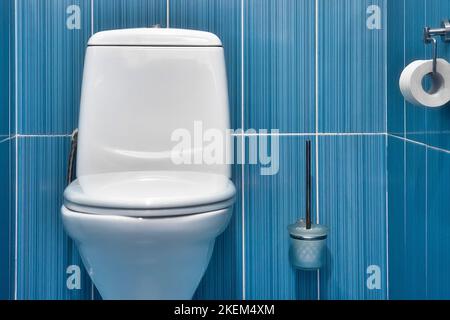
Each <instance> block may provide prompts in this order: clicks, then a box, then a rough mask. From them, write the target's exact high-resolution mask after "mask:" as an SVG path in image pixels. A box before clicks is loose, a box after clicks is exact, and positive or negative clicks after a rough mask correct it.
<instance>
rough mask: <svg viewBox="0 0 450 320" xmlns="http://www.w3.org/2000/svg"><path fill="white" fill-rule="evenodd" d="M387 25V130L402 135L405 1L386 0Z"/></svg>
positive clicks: (403, 131)
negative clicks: (400, 84)
mask: <svg viewBox="0 0 450 320" xmlns="http://www.w3.org/2000/svg"><path fill="white" fill-rule="evenodd" d="M387 5H388V12H387V13H388V21H387V23H388V26H387V46H388V50H387V99H388V101H387V103H388V105H387V108H388V109H387V112H388V124H387V126H388V127H387V131H388V132H389V133H391V134H395V135H399V136H404V134H405V124H404V122H405V121H404V114H405V109H404V108H405V103H404V99H403V96H402V93H401V91H400V87H399V80H400V75H401V73H402V71H403V68H404V66H405V61H404V50H405V48H404V43H405V41H404V32H405V30H404V19H405V8H404V5H405V2H404V1H403V0H394V1H388V2H387Z"/></svg>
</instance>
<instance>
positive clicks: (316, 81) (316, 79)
mask: <svg viewBox="0 0 450 320" xmlns="http://www.w3.org/2000/svg"><path fill="white" fill-rule="evenodd" d="M314 11H315V12H314V16H315V19H314V59H315V64H314V94H315V100H316V101H315V137H316V146H315V162H316V223H317V224H318V223H319V222H320V214H319V0H315V6H314ZM317 300H320V270H317Z"/></svg>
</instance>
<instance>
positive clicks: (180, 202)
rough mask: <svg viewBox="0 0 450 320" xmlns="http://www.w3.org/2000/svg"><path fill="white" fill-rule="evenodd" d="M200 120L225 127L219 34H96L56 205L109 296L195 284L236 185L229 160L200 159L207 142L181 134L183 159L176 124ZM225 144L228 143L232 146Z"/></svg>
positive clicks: (186, 128)
mask: <svg viewBox="0 0 450 320" xmlns="http://www.w3.org/2000/svg"><path fill="white" fill-rule="evenodd" d="M199 122H200V123H201V124H202V127H203V128H204V129H206V130H207V129H213V130H215V132H220V133H221V134H223V136H226V134H227V129H228V128H229V109H228V96H227V87H226V74H225V63H224V57H223V49H222V45H221V42H220V40H219V39H218V38H217V37H216V36H215V35H213V34H211V33H207V32H201V31H192V30H182V29H157V28H155V29H153V28H150V29H148V28H142V29H124V30H112V31H105V32H100V33H97V34H95V35H94V36H92V37H91V39H90V40H89V43H88V49H87V53H86V61H85V68H84V77H83V88H82V97H81V106H80V118H79V135H78V150H77V169H76V172H77V178H76V179H75V180H74V181H73V182H72V183H71V184H70V185H69V186H68V187H67V188H66V190H65V191H64V204H63V206H62V208H61V214H62V220H63V224H64V227H65V230H66V231H67V233H68V234H69V236H70V237H71V238H72V239H73V240H74V241H75V243H76V245H77V247H78V250H79V252H80V255H81V257H82V261H83V264H84V266H85V268H86V270H87V272H88V274H89V276H90V277H91V279H92V281H93V283H94V284H95V286H96V287H97V289H98V291H99V292H100V294H101V296H102V297H103V298H104V299H191V298H192V296H193V294H194V293H195V290H196V288H197V286H198V284H199V282H200V280H201V278H202V276H203V274H204V272H205V270H206V268H207V266H208V263H209V260H210V258H211V254H212V252H213V249H214V243H215V239H216V238H217V237H218V236H219V235H220V234H221V233H222V232H223V231H224V230H225V228H226V227H227V225H228V223H229V221H230V218H231V215H232V206H233V202H234V197H235V193H236V190H235V187H234V184H233V182H232V181H231V180H230V176H231V172H230V165H229V164H227V162H226V161H225V159H224V161H214V162H211V161H206V162H205V163H203V162H201V161H198V159H203V157H202V155H203V154H204V151H205V147H204V146H203V145H199V144H198V143H197V144H194V145H192V146H191V145H188V144H186V143H184V145H183V146H184V147H183V148H181V149H180V148H179V145H178V148H176V150H177V151H176V153H177V154H178V155H179V156H181V158H182V159H185V160H186V161H184V162H180V161H179V159H178V160H177V161H174V158H173V152H172V150H174V148H175V147H177V143H179V139H178V140H177V139H175V141H174V132H180V131H179V130H182V131H181V132H184V133H187V134H192V135H195V133H196V132H195V123H199ZM175 136H176V137H178V138H179V135H175ZM188 141H189V139H188ZM222 148H223V150H222V151H224V152H223V153H224V154H226V153H227V148H228V146H227V145H226V144H223V146H222ZM219 149H220V147H219ZM216 150H217V149H216ZM189 159H196V160H195V161H190V160H189Z"/></svg>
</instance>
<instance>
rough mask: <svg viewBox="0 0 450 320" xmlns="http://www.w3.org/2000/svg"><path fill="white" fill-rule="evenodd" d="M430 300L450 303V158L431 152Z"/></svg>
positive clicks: (428, 273)
mask: <svg viewBox="0 0 450 320" xmlns="http://www.w3.org/2000/svg"><path fill="white" fill-rule="evenodd" d="M427 168H428V191H427V194H428V201H427V203H428V206H427V207H428V225H427V229H426V232H427V240H428V243H427V251H428V272H427V276H428V298H429V299H450V274H449V272H448V270H450V255H449V254H448V252H449V248H450V214H449V213H450V198H449V196H448V181H449V177H450V154H448V153H444V152H440V151H435V150H432V149H429V150H428V166H427Z"/></svg>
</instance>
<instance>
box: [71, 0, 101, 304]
mask: <svg viewBox="0 0 450 320" xmlns="http://www.w3.org/2000/svg"><path fill="white" fill-rule="evenodd" d="M94 1H95V0H91V36H92V35H94V32H95V30H94V28H95V24H94V19H95V12H94V10H95V9H94ZM69 137H72V135H71V134H70V135H69ZM91 300H95V295H94V282H92V280H91Z"/></svg>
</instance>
